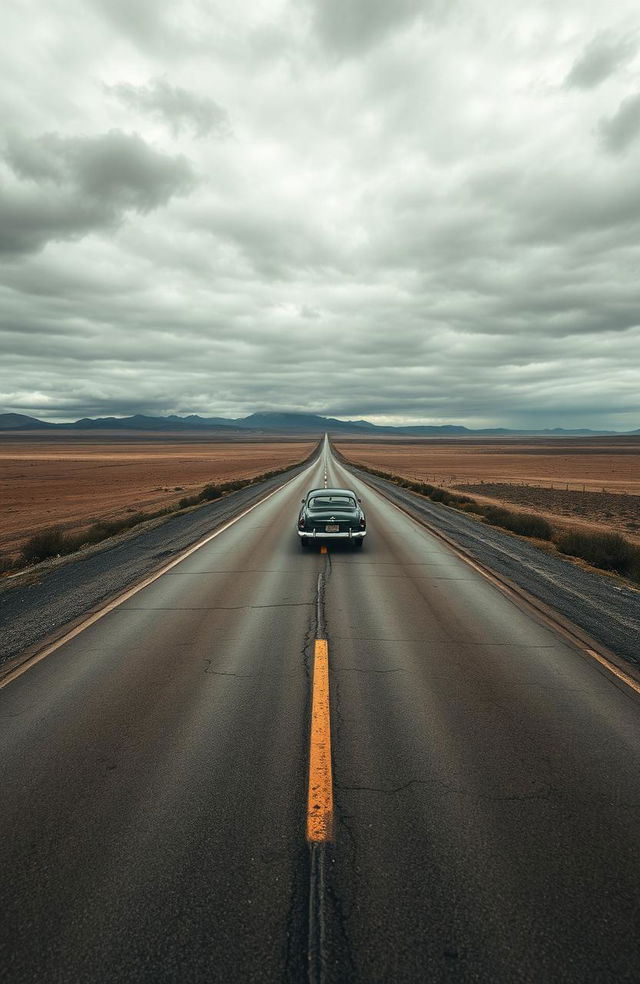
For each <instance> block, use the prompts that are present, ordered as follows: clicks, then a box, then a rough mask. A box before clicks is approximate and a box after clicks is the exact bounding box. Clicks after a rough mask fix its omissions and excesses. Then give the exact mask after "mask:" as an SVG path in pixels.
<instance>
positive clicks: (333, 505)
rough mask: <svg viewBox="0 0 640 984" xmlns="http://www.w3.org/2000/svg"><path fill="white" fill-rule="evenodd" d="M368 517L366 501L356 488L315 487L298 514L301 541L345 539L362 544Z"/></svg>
mask: <svg viewBox="0 0 640 984" xmlns="http://www.w3.org/2000/svg"><path fill="white" fill-rule="evenodd" d="M366 535H367V520H366V518H365V515H364V511H363V509H362V500H361V499H359V498H358V496H357V495H356V493H355V492H354V491H353V489H311V490H310V491H309V492H307V494H306V496H305V497H304V499H303V500H302V509H301V510H300V515H299V516H298V536H299V537H300V544H301V546H302V547H303V549H304V548H305V547H308V546H309V545H310V544H311V543H316V542H322V541H327V540H342V541H346V542H348V543H351V544H352V546H354V547H362V544H363V543H364V538H365V536H366Z"/></svg>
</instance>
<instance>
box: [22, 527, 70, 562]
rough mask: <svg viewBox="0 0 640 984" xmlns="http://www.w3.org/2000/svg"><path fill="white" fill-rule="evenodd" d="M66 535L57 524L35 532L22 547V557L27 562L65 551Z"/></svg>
mask: <svg viewBox="0 0 640 984" xmlns="http://www.w3.org/2000/svg"><path fill="white" fill-rule="evenodd" d="M66 539H67V538H66V537H65V535H64V533H63V531H62V530H61V529H60V527H59V526H52V527H51V529H48V530H42V531H41V532H40V533H35V534H34V535H33V536H32V537H31V538H30V539H29V540H27V542H26V543H25V544H24V546H23V547H22V557H23V559H24V560H26V561H27V563H28V564H32V563H37V561H39V560H46V558H47V557H57V556H58V555H59V554H62V553H67V550H66V549H65V547H66Z"/></svg>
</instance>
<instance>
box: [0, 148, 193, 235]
mask: <svg viewBox="0 0 640 984" xmlns="http://www.w3.org/2000/svg"><path fill="white" fill-rule="evenodd" d="M4 163H5V164H6V165H7V166H8V169H9V170H10V171H11V172H12V175H13V177H14V178H16V179H17V181H16V182H14V184H13V187H11V186H9V187H8V188H7V187H5V189H4V190H3V191H2V192H0V252H3V253H14V252H17V253H20V252H29V251H32V250H36V249H40V248H41V247H42V246H44V245H45V243H47V242H48V241H49V240H56V239H73V238H76V237H81V236H83V235H87V234H88V233H89V232H92V231H98V230H100V229H102V228H104V227H109V226H113V225H116V224H117V223H118V222H119V221H121V219H122V218H123V216H124V215H125V214H126V213H127V212H128V211H133V212H139V213H144V212H149V211H151V210H152V209H154V208H158V207H159V206H160V205H164V204H166V203H167V202H168V200H169V199H170V198H171V196H172V195H176V194H181V193H184V192H186V191H188V190H189V189H190V187H191V184H192V181H193V177H192V172H191V168H190V166H189V164H188V163H187V161H186V160H185V159H184V158H183V157H180V156H179V157H171V156H169V155H166V154H163V153H159V152H158V151H155V150H153V149H152V148H151V147H150V146H149V145H148V144H146V143H145V141H144V140H142V139H141V137H139V136H138V135H137V134H125V133H122V132H120V131H118V130H112V131H110V132H109V133H105V134H101V135H99V136H95V137H62V136H60V135H59V134H56V133H47V134H43V135H42V136H39V137H37V138H24V137H21V136H15V135H13V136H11V137H10V138H9V139H8V140H7V145H6V151H5V157H4Z"/></svg>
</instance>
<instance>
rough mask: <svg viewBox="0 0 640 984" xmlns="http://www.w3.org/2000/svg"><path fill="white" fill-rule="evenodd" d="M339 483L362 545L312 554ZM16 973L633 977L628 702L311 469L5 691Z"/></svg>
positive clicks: (637, 965)
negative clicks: (327, 488)
mask: <svg viewBox="0 0 640 984" xmlns="http://www.w3.org/2000/svg"><path fill="white" fill-rule="evenodd" d="M325 476H326V480H327V482H328V484H329V485H332V486H348V487H351V488H355V489H356V490H357V492H358V494H359V495H360V496H361V497H362V499H363V504H364V507H365V510H366V513H367V519H368V530H369V534H368V536H367V539H366V542H365V545H364V549H363V550H362V551H355V550H352V549H350V548H349V546H348V545H346V546H338V545H336V546H330V547H329V549H328V551H326V552H325V551H323V552H321V551H320V550H316V551H305V552H303V551H302V550H301V549H300V545H299V543H298V538H297V536H296V534H295V520H296V516H297V512H298V508H299V503H300V499H301V497H302V496H303V494H304V493H305V492H306V491H307V490H308V489H309V488H311V487H314V486H319V485H320V486H321V485H323V483H324V481H325ZM0 749H1V751H0V781H1V785H0V789H1V796H2V804H1V807H0V870H1V871H2V877H1V881H0V927H1V929H0V938H1V945H2V954H1V957H2V962H1V965H0V966H1V968H2V970H1V974H2V979H3V981H7V982H8V984H23V982H24V984H26V982H38V984H46V982H56V984H80V982H87V984H89V982H96V984H103V982H104V984H107V982H109V984H113V982H149V984H164V982H167V984H168V982H172V984H173V982H194V984H196V982H198V984H199V982H207V984H212V982H235V981H241V982H256V984H257V982H263V981H264V982H279V981H290V982H304V981H311V982H318V984H320V982H327V984H329V982H332V984H338V982H351V981H353V982H356V981H357V982H385V984H386V982H405V981H406V982H449V981H455V982H470V981H479V982H497V984H502V982H505V984H511V982H535V984H539V982H562V984H565V982H567V984H569V982H585V984H586V982H590V984H594V982H608V981H611V982H637V981H639V980H640V932H639V926H640V870H639V869H640V861H639V859H640V696H639V694H638V692H637V691H636V690H634V689H633V688H632V687H630V686H628V685H627V684H626V683H625V682H624V680H622V679H620V678H619V677H616V676H615V675H613V674H612V673H611V672H609V671H608V670H607V669H606V667H604V666H603V665H602V664H601V663H599V662H597V661H596V660H595V659H594V658H592V657H591V656H589V654H588V653H587V652H585V651H584V650H581V648H580V647H579V646H577V645H575V646H574V645H573V644H572V643H571V641H570V640H568V639H567V638H566V636H564V635H562V634H560V633H559V632H556V630H555V629H554V628H553V626H552V625H550V624H548V623H546V622H545V621H544V620H542V619H541V618H539V617H537V616H536V615H535V613H533V612H531V611H529V610H528V609H527V608H526V606H522V605H520V604H519V603H517V601H516V600H514V599H513V598H512V597H510V596H509V595H508V594H505V593H504V592H503V591H502V590H501V589H500V587H499V586H498V585H496V584H495V583H492V581H491V579H487V577H485V576H483V574H482V572H481V571H479V570H478V569H476V568H475V567H474V566H473V565H470V564H469V563H467V562H465V560H464V559H463V558H462V557H461V556H459V555H458V554H456V553H455V552H454V551H453V550H451V549H450V547H449V546H448V545H446V544H445V543H443V542H442V540H440V539H438V538H436V537H434V536H433V535H432V534H431V533H430V532H429V531H428V530H427V529H425V528H424V527H422V526H420V525H419V524H418V523H417V522H415V521H414V520H413V519H411V518H410V517H409V516H407V515H406V514H405V513H404V512H401V511H400V510H399V509H397V508H396V507H395V506H394V505H393V504H391V503H390V502H389V501H388V500H387V499H386V498H384V497H383V496H382V495H380V494H379V492H377V491H375V490H374V489H372V488H371V487H369V486H367V485H365V484H364V483H363V481H361V479H360V478H357V477H356V476H354V475H353V474H351V473H350V472H348V470H347V469H346V468H345V467H344V466H343V465H342V464H340V463H339V462H338V461H337V460H336V459H335V458H334V457H333V455H332V452H331V449H330V447H329V445H328V443H327V442H325V445H324V448H323V450H322V452H321V454H320V456H319V458H318V459H317V460H316V461H315V462H314V463H313V464H312V465H311V466H309V468H308V469H306V470H305V471H304V472H302V473H301V474H299V475H297V476H296V477H294V478H293V479H292V480H291V481H290V482H289V483H287V484H286V485H285V486H284V487H282V488H281V489H280V490H278V491H276V492H274V493H273V494H271V495H270V496H269V497H268V498H266V499H265V500H264V501H262V502H261V503H260V504H258V505H257V506H255V507H254V508H252V509H250V510H249V511H247V512H246V514H244V515H242V516H241V517H240V518H239V519H238V520H237V521H235V522H233V523H231V524H229V525H227V526H226V527H224V528H222V529H221V530H219V531H218V532H215V531H214V535H212V536H211V537H210V538H209V540H208V542H206V543H204V544H203V545H202V546H200V547H199V548H198V549H196V550H192V551H190V552H189V553H188V555H187V556H185V557H184V559H182V560H180V561H179V562H178V563H175V564H173V566H170V567H169V568H168V569H167V570H166V572H165V573H163V574H162V575H161V576H159V577H156V578H155V579H153V580H151V581H150V583H148V584H147V585H146V586H143V587H142V588H140V589H139V590H137V591H134V592H130V593H129V594H128V595H127V596H126V597H125V598H124V600H122V601H121V602H120V603H119V604H117V605H115V606H111V607H110V608H109V610H108V611H106V612H105V613H104V614H103V615H102V616H101V617H100V618H98V619H96V620H94V621H92V623H91V624H88V625H87V626H86V627H85V628H84V629H83V630H82V631H80V632H77V633H76V634H75V635H74V636H73V637H72V638H70V639H69V640H68V641H67V642H65V643H64V644H62V645H58V646H57V647H55V648H54V649H53V650H52V651H51V652H50V653H49V654H48V655H47V656H46V657H45V658H43V659H40V660H39V661H37V662H35V661H34V662H32V664H31V665H29V666H28V668H26V669H24V672H17V673H14V674H13V675H11V676H9V677H7V678H5V681H4V685H3V686H2V689H0Z"/></svg>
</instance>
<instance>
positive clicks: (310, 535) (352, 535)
mask: <svg viewBox="0 0 640 984" xmlns="http://www.w3.org/2000/svg"><path fill="white" fill-rule="evenodd" d="M297 533H298V536H299V537H300V539H301V540H362V539H363V538H364V537H365V536H366V535H367V531H366V530H349V531H348V532H347V533H324V532H323V531H322V530H297Z"/></svg>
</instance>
